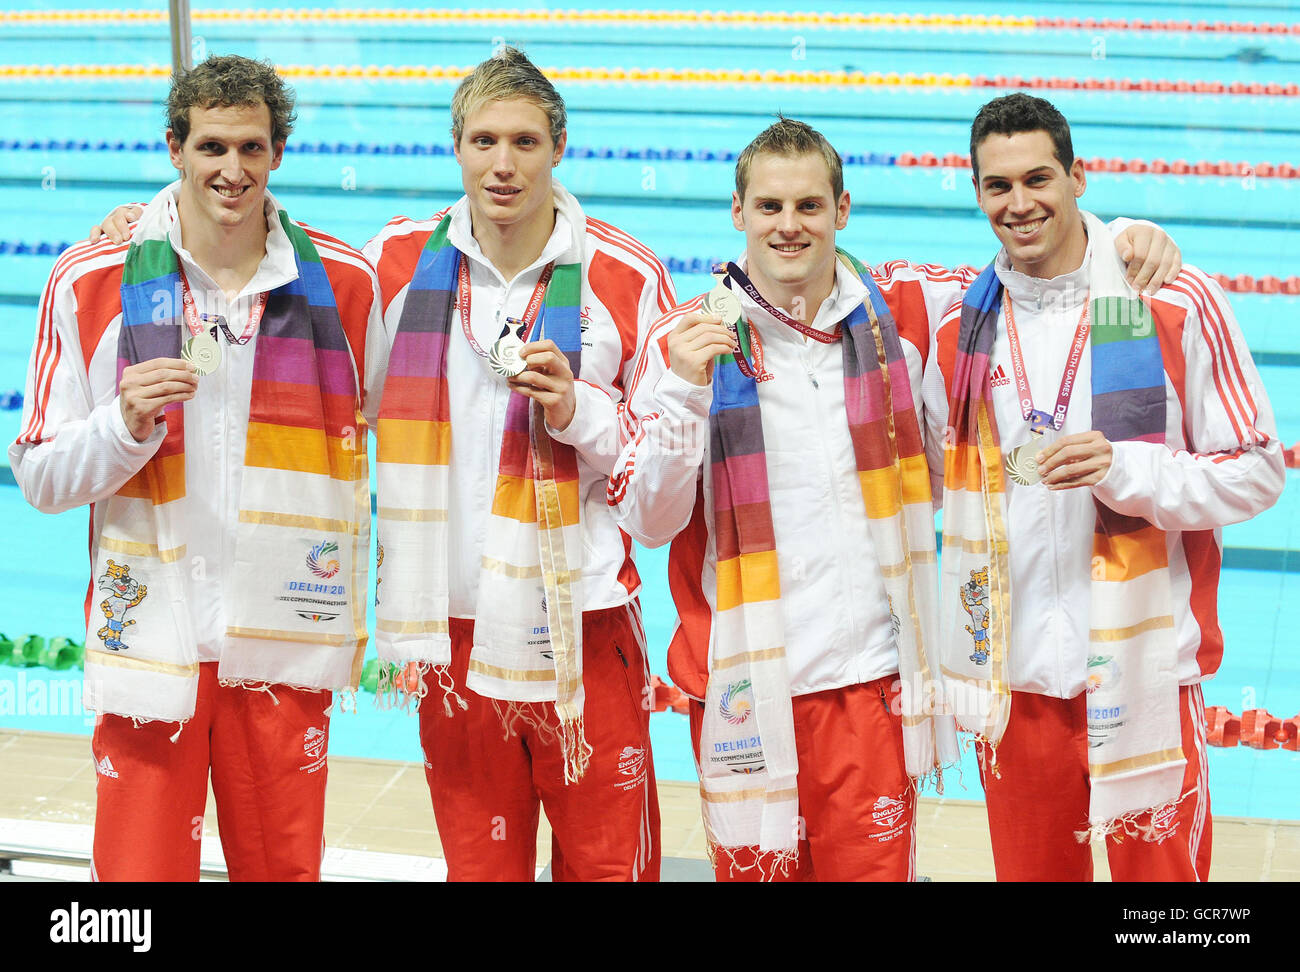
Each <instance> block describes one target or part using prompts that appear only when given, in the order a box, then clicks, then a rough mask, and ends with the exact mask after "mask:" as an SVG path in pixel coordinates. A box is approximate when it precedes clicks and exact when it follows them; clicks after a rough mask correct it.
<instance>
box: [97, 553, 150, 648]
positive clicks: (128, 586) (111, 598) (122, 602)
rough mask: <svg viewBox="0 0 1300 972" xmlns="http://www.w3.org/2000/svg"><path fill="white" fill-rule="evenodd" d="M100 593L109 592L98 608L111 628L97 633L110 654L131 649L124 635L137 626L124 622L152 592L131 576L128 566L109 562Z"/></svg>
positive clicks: (106, 627)
mask: <svg viewBox="0 0 1300 972" xmlns="http://www.w3.org/2000/svg"><path fill="white" fill-rule="evenodd" d="M99 589H100V590H101V591H107V592H108V597H106V598H104V600H103V602H102V603H101V604H100V605H99V609H100V610H101V611H103V612H104V617H106V618H108V624H106V625H104V626H103V627H102V628H100V629H99V630H98V631H97V632H95V633H96V634H97V635H98V636H99V638H100V640H101V641H103V642H104V647H105V648H107V649H109V650H110V651H121V650H122V649H123V648H130V647H131V646H130V645H127V644H123V643H122V632H123V630H124V629H126V628H129V627H130V626H131V625H133V624H135V622H134V621H126V620H123V619H124V618H125V617H126V612H127V611H129V610H131V608H133V607H135V606H136V605H137V604H139V603H140V602H141V601H143V600H144V598H145V595H146V594H148V593H149V588H148V587H146V586H145V585H144V584H141V583H140V582H139V581H138V580H136V579H135V578H134V577H132V576H131V567H130V565H129V564H115V563H113V561H111V560H110V561H109V562H108V568H107V569H106V570H105V571H104V573H103V576H101V577H100V578H99Z"/></svg>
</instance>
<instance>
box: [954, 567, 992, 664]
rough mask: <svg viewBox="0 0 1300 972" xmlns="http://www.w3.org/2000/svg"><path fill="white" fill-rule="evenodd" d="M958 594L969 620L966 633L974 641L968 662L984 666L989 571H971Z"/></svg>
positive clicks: (987, 645) (987, 641)
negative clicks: (973, 648) (973, 647)
mask: <svg viewBox="0 0 1300 972" xmlns="http://www.w3.org/2000/svg"><path fill="white" fill-rule="evenodd" d="M958 593H959V595H960V597H961V606H962V607H963V608H964V609H965V611H966V613H967V614H969V615H970V619H971V624H968V625H966V632H967V633H968V634H969V635H970V636H971V637H972V638H974V639H975V650H974V652H972V654H971V656H970V660H971V661H973V662H974V663H975V664H976V665H984V664H986V663H987V662H988V660H989V569H988V568H987V567H985V568H984V569H983V570H978V571H975V570H972V571H971V572H970V580H969V581H967V582H966V583H965V584H963V585H962V586H961V588H960V590H959V592H958ZM972 625H973V627H972Z"/></svg>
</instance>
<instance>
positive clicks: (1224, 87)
mask: <svg viewBox="0 0 1300 972" xmlns="http://www.w3.org/2000/svg"><path fill="white" fill-rule="evenodd" d="M276 70H277V71H278V72H279V73H280V74H281V75H282V76H283V77H285V78H287V79H290V80H318V81H449V82H450V81H459V80H460V79H461V78H463V77H465V75H467V74H469V72H470V71H471V70H472V68H469V67H447V66H442V65H437V64H435V65H428V66H426V65H409V64H408V65H392V64H383V65H378V64H364V65H362V64H352V65H348V64H341V65H332V66H331V65H317V64H286V65H279V66H277V67H276ZM541 70H542V72H543V73H544V74H545V75H546V76H547V77H548V78H550V79H551V80H552V81H558V82H561V83H564V84H584V83H594V84H668V85H677V84H723V85H727V84H729V85H750V84H755V85H769V86H776V85H788V86H804V87H830V88H902V89H908V90H918V89H926V88H935V89H940V90H953V89H972V88H1004V89H1020V88H1027V89H1031V90H1040V89H1041V90H1052V91H1092V92H1095V91H1103V92H1110V93H1113V92H1126V93H1133V92H1136V93H1141V94H1196V95H1233V96H1250V97H1274V98H1294V97H1297V96H1300V84H1297V83H1296V82H1294V81H1290V82H1287V83H1285V84H1284V83H1282V82H1279V81H1269V82H1263V81H1253V82H1250V83H1246V82H1244V81H1233V82H1230V83H1224V82H1222V81H1186V80H1170V79H1165V78H1161V79H1151V78H1141V79H1134V78H1056V77H1052V78H1048V77H1036V76H1035V77H1023V76H1021V75H1019V74H1015V75H1007V74H998V75H993V76H988V75H983V74H979V75H974V76H971V75H969V74H946V73H943V74H937V73H933V72H928V73H923V74H915V73H910V72H909V73H904V74H899V73H897V72H888V73H882V72H879V71H872V72H869V73H868V72H864V71H777V70H775V69H769V70H767V71H759V70H757V69H751V70H748V71H745V70H741V69H739V68H725V69H718V68H637V67H633V68H622V67H616V68H607V67H564V68H555V67H544V68H542V69H541ZM170 75H171V68H170V67H168V66H166V65H162V64H0V81H3V80H5V79H14V80H72V81H86V80H90V81H132V80H139V79H151V80H155V79H163V78H167V77H170Z"/></svg>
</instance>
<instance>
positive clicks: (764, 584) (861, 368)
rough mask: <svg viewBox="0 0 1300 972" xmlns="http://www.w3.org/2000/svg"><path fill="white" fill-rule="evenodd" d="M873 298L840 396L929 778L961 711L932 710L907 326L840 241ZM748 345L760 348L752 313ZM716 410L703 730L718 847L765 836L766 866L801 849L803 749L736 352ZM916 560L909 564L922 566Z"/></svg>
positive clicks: (906, 737) (748, 402) (929, 620)
mask: <svg viewBox="0 0 1300 972" xmlns="http://www.w3.org/2000/svg"><path fill="white" fill-rule="evenodd" d="M840 260H841V262H843V264H844V265H845V266H846V267H847V268H849V269H851V270H852V271H853V272H855V273H856V274H857V275H858V276H859V277H861V279H862V282H863V284H864V285H865V286H866V288H867V292H868V295H869V299H868V300H867V301H865V302H864V303H863V305H862V306H861V307H859V308H855V309H854V311H853V313H852V314H851V315H850V316H849V317H848V319H847V320H846V321H844V323H843V332H844V339H843V349H844V398H845V405H846V412H847V419H848V426H849V434H850V436H851V438H852V441H853V451H854V455H855V456H856V459H857V471H858V479H859V482H860V484H861V488H862V499H863V504H864V509H865V513H866V516H867V522H868V526H869V530H870V534H871V539H872V543H873V546H874V548H875V549H874V552H875V555H876V557H877V559H878V561H879V564H880V571H881V574H882V576H883V578H884V582H885V590H886V593H887V594H888V596H889V603H890V608H891V610H892V611H893V613H894V615H895V616H896V617H897V618H898V634H897V637H896V640H897V646H898V659H899V674H900V677H901V680H902V688H903V691H902V695H901V698H902V702H903V741H904V750H905V754H906V765H907V771H908V774H909V775H910V776H912V777H913V778H914V779H918V780H919V779H920V778H922V777H924V776H926V775H927V774H929V773H930V772H932V771H937V770H938V768H939V764H940V762H941V761H948V760H951V759H954V758H955V756H956V739H955V736H954V731H953V727H952V720H951V719H950V718H944V717H942V716H936V715H935V706H936V699H935V691H934V690H935V686H936V673H935V672H934V670H933V667H932V665H931V662H930V658H929V652H930V650H931V648H930V646H931V645H932V644H933V638H932V637H931V635H932V627H933V617H934V610H935V593H936V590H935V589H936V578H935V576H934V570H933V567H932V565H933V564H934V562H935V548H934V517H933V510H932V507H931V503H930V481H929V472H928V469H927V467H926V461H925V450H924V445H923V443H922V439H921V432H920V425H919V423H918V421H917V415H916V408H915V405H914V404H913V401H912V393H911V384H910V381H909V379H908V371H907V362H906V359H905V358H904V356H903V348H902V344H901V342H900V340H899V336H898V329H897V327H896V325H895V323H894V320H893V317H892V315H891V314H890V311H889V307H888V305H887V304H886V303H885V300H884V297H883V295H882V294H881V293H880V289H879V288H878V287H877V286H876V284H875V281H874V280H872V278H871V274H870V272H869V271H868V270H867V269H866V268H865V267H864V266H863V265H862V264H860V263H859V262H858V261H856V260H854V259H853V258H852V257H851V256H849V255H848V254H847V253H844V252H843V251H840ZM740 340H741V347H742V349H743V350H744V352H745V353H746V354H748V353H749V348H750V333H749V326H748V324H747V323H744V322H742V325H741V327H740ZM713 386H714V391H713V403H712V406H711V408H710V414H709V430H710V455H711V461H712V471H711V475H712V477H713V480H712V481H713V536H714V542H715V544H716V548H717V599H716V604H717V607H716V626H715V628H714V631H715V637H714V647H713V655H712V659H711V665H710V673H709V682H708V688H707V690H706V693H705V712H704V723H703V728H702V732H701V741H700V788H701V795H702V796H703V798H704V811H705V825H706V828H707V830H708V836H709V843H710V848H711V850H712V851H714V852H715V853H716V852H717V851H718V850H719V849H721V850H722V851H723V852H724V853H727V854H728V855H729V856H732V858H733V860H734V851H735V849H736V848H739V847H746V846H748V847H753V846H755V845H757V846H758V848H759V853H760V856H759V861H760V864H759V866H760V867H761V868H762V869H763V870H765V871H766V870H767V868H768V866H771V867H783V866H784V865H785V863H786V862H788V861H790V860H792V859H793V857H794V855H795V854H796V852H797V846H798V832H797V815H798V797H799V793H798V786H797V779H798V772H799V765H798V757H797V754H796V749H795V736H794V720H793V710H792V705H791V697H790V684H789V671H788V669H787V666H786V660H785V631H784V625H783V623H782V620H781V606H780V598H781V590H780V580H779V573H778V567H777V556H778V554H777V549H776V540H775V535H774V532H773V528H772V509H771V500H770V494H769V491H768V481H767V458H766V447H765V445H764V441H763V426H762V418H761V415H760V412H759V402H758V388H757V384H756V383H755V381H754V380H753V379H752V378H747V377H745V375H744V374H742V372H741V370H740V368H739V366H738V365H737V363H736V359H735V357H734V356H733V355H729V354H728V355H721V356H719V357H718V358H717V359H716V362H715V365H714V372H713ZM914 566H915V567H917V568H918V569H916V570H913V567H914Z"/></svg>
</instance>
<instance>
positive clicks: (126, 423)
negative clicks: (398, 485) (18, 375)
mask: <svg viewBox="0 0 1300 972" xmlns="http://www.w3.org/2000/svg"><path fill="white" fill-rule="evenodd" d="M292 123H293V93H292V91H291V90H290V89H288V88H286V87H285V86H284V84H283V82H282V81H281V80H280V78H279V77H278V76H277V75H276V73H275V71H274V69H273V68H272V67H271V66H270V65H269V64H266V63H262V62H258V61H252V60H249V59H247V58H243V57H234V56H231V57H213V58H209V59H208V60H206V61H204V62H203V63H202V64H200V65H198V66H197V67H195V68H193V69H192V70H190V71H187V72H184V73H182V74H179V75H177V76H175V77H174V78H173V79H172V85H171V91H170V94H169V96H168V101H167V143H168V146H169V149H170V152H171V161H172V164H173V165H174V166H175V167H176V169H177V170H178V171H179V172H180V180H179V181H178V182H176V183H173V184H172V185H170V186H168V187H167V188H166V189H164V190H162V191H161V192H160V193H159V194H158V195H157V196H156V197H155V198H154V199H153V201H152V202H150V203H149V205H148V206H147V207H146V208H145V210H144V215H143V218H142V219H141V221H140V223H139V224H138V226H137V227H136V230H135V233H134V237H133V239H132V240H131V241H130V243H129V244H114V243H111V242H109V241H104V242H101V243H98V244H94V245H90V244H82V245H79V246H76V247H73V248H72V249H71V250H69V251H68V252H67V253H65V254H64V255H63V256H62V257H61V258H60V259H59V261H58V263H57V264H56V265H55V268H54V272H53V273H52V275H51V276H50V280H49V283H48V284H47V286H46V288H45V292H44V295H43V297H42V300H41V304H40V312H39V313H40V318H39V323H38V330H37V338H36V345H35V348H34V350H33V353H32V358H31V366H30V369H29V372H28V378H27V396H26V406H25V411H24V416H23V427H22V433H21V435H20V436H19V438H18V440H17V442H16V443H14V445H12V446H11V447H10V450H9V455H10V460H11V462H12V465H13V469H14V475H15V478H16V479H17V481H18V484H19V485H20V486H21V488H22V490H23V495H24V496H25V497H26V498H27V499H28V501H29V502H31V503H32V504H33V505H34V506H36V507H37V508H39V509H41V510H43V511H45V512H58V511H60V510H65V509H70V508H72V507H76V506H81V505H84V504H87V503H89V504H92V507H91V508H92V511H93V513H92V515H93V519H92V530H91V560H92V563H93V565H94V570H93V573H92V575H91V585H90V590H89V592H88V594H87V598H86V610H87V617H88V621H89V626H88V632H87V638H86V692H85V699H86V705H87V707H88V708H91V709H93V710H95V711H96V712H98V718H97V720H96V725H95V733H94V739H93V741H92V748H93V752H94V759H95V765H96V770H97V772H98V774H99V775H98V778H97V788H96V812H95V839H94V855H93V860H92V865H91V870H92V875H93V876H94V877H95V878H97V879H99V880H197V879H198V873H199V836H200V834H201V831H202V827H201V821H202V817H203V811H204V805H205V803H206V799H207V789H208V776H209V770H210V771H211V778H212V788H213V791H214V793H215V797H216V804H217V815H218V820H219V823H220V829H221V838H222V845H223V848H224V851H225V858H226V866H227V869H228V871H229V875H230V877H231V879H232V880H262V881H280V880H316V879H318V878H319V875H320V863H321V853H322V850H323V828H324V798H325V777H326V764H325V760H326V748H327V742H328V734H329V710H330V702H331V691H332V690H334V689H344V688H348V687H355V686H356V684H357V676H358V674H359V668H360V661H361V655H362V652H363V650H364V646H365V640H366V624H365V620H366V607H365V591H366V578H367V567H366V565H367V559H368V557H367V547H368V542H369V534H370V511H369V504H368V503H367V501H366V494H367V490H366V483H367V481H368V472H367V465H366V451H365V441H366V431H365V430H366V419H365V418H364V409H363V400H364V401H367V402H371V403H377V402H378V392H379V388H378V384H377V382H376V383H375V384H372V385H370V387H368V388H367V387H364V385H363V378H364V377H365V375H366V373H367V369H368V367H369V368H370V370H371V371H372V373H377V372H379V371H380V369H382V366H383V358H384V356H385V354H386V351H387V342H386V340H385V338H384V336H383V324H382V319H381V315H380V305H379V294H378V287H377V281H376V279H375V276H374V272H373V270H372V269H371V268H370V267H369V265H368V264H367V262H366V261H365V259H364V258H363V257H362V256H361V255H360V254H359V253H357V252H356V251H354V250H352V249H351V248H349V247H348V246H346V245H344V244H343V243H340V242H339V241H338V240H334V239H332V238H330V237H328V236H325V235H323V234H321V233H319V232H317V231H316V230H314V229H310V228H307V227H304V226H302V225H301V224H298V223H295V222H293V221H292V220H290V219H289V217H288V214H287V213H286V212H285V211H284V209H283V208H281V207H280V205H279V204H278V203H277V202H276V201H275V199H274V198H273V197H272V196H271V194H270V193H269V192H268V191H267V181H268V178H269V176H270V174H271V172H272V170H274V169H276V168H277V167H278V166H279V164H280V161H281V157H282V154H283V152H284V145H285V140H286V139H287V138H288V136H289V132H290V130H291V127H292ZM368 395H369V397H368Z"/></svg>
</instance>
